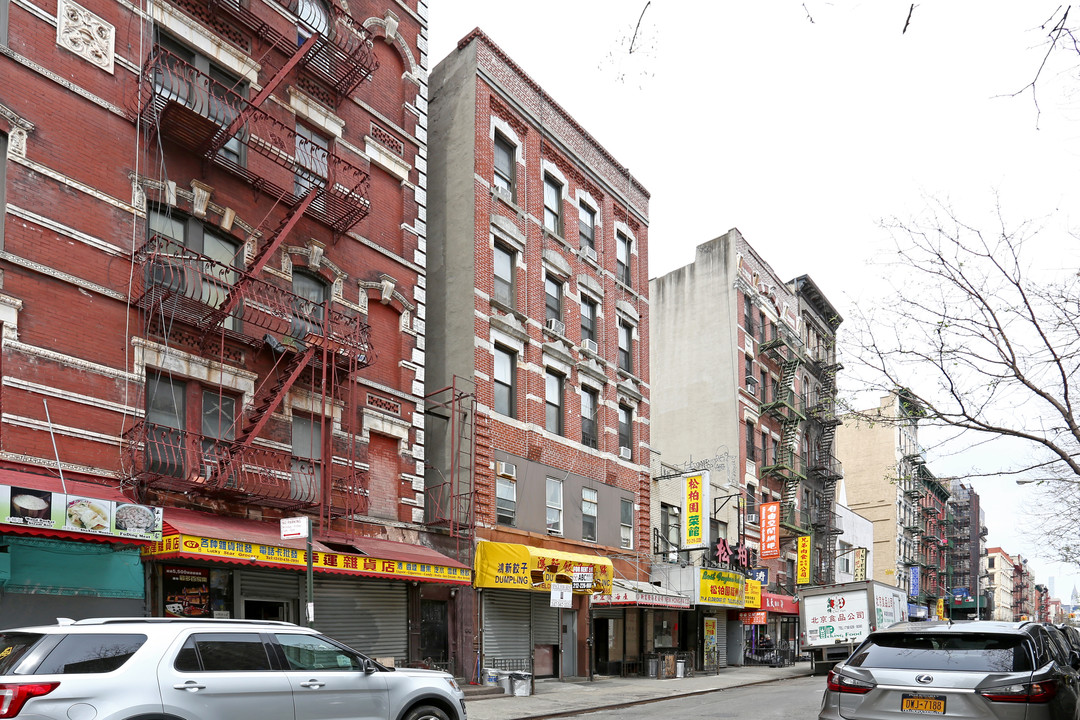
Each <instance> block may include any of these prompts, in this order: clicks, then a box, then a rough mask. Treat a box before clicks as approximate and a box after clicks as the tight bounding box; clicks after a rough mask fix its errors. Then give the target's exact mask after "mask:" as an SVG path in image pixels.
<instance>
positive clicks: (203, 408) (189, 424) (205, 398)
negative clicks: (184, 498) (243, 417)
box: [146, 373, 236, 477]
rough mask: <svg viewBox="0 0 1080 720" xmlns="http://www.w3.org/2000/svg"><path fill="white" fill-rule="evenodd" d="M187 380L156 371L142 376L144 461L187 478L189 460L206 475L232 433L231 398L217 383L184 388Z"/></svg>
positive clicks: (163, 472)
mask: <svg viewBox="0 0 1080 720" xmlns="http://www.w3.org/2000/svg"><path fill="white" fill-rule="evenodd" d="M189 385H194V384H193V383H189V382H188V381H186V380H180V379H174V378H170V377H167V376H166V375H162V374H160V373H148V375H147V378H146V429H147V438H146V462H147V469H148V470H150V471H151V472H155V473H159V474H161V475H168V476H172V477H186V476H187V474H188V473H187V466H188V463H189V462H192V463H194V467H195V470H196V471H197V472H198V474H199V475H200V476H201V477H210V476H212V475H214V474H215V472H216V471H217V470H218V468H219V466H220V464H221V462H222V460H223V458H224V457H225V454H226V448H227V447H228V446H229V445H230V443H231V442H232V440H233V439H234V437H235V436H234V432H235V426H236V398H235V397H233V396H231V395H226V394H223V393H222V392H221V391H220V390H219V389H216V388H215V389H210V388H196V387H192V389H191V391H189V390H188V387H189ZM189 400H190V402H189ZM189 417H190V419H189ZM195 428H198V431H197V434H196V431H195ZM189 439H191V440H193V442H189ZM189 453H193V456H190V455H189Z"/></svg>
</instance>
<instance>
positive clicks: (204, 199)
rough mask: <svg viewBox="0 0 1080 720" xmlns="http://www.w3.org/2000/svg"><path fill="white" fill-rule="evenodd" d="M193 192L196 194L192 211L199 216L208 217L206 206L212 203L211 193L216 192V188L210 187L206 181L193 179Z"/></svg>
mask: <svg viewBox="0 0 1080 720" xmlns="http://www.w3.org/2000/svg"><path fill="white" fill-rule="evenodd" d="M191 192H192V194H193V196H194V199H193V200H192V203H191V205H192V207H191V209H192V212H193V213H194V214H195V217H197V218H205V217H206V206H207V205H209V204H210V194H211V193H212V192H214V188H212V187H210V186H209V185H207V184H206V183H204V182H199V181H198V180H192V181H191Z"/></svg>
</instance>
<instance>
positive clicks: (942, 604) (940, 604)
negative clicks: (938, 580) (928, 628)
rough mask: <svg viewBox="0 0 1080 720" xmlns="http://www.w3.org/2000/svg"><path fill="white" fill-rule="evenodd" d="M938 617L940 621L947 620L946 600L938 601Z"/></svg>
mask: <svg viewBox="0 0 1080 720" xmlns="http://www.w3.org/2000/svg"><path fill="white" fill-rule="evenodd" d="M937 616H938V620H944V619H945V598H938V599H937Z"/></svg>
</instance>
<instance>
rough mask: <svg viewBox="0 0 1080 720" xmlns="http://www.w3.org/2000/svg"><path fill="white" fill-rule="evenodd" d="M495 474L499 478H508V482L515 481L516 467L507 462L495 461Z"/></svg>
mask: <svg viewBox="0 0 1080 720" xmlns="http://www.w3.org/2000/svg"><path fill="white" fill-rule="evenodd" d="M495 474H496V475H498V476H499V477H504V478H509V479H510V480H516V479H517V465H515V464H514V463H508V462H499V461H498V460H496V461H495Z"/></svg>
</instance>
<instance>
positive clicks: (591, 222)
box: [578, 200, 596, 250]
mask: <svg viewBox="0 0 1080 720" xmlns="http://www.w3.org/2000/svg"><path fill="white" fill-rule="evenodd" d="M578 235H579V236H580V238H581V247H583V248H586V247H587V248H590V249H592V250H595V249H596V211H595V210H593V209H592V208H591V207H589V206H588V205H587V204H586V203H585V201H584V200H579V201H578Z"/></svg>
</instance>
